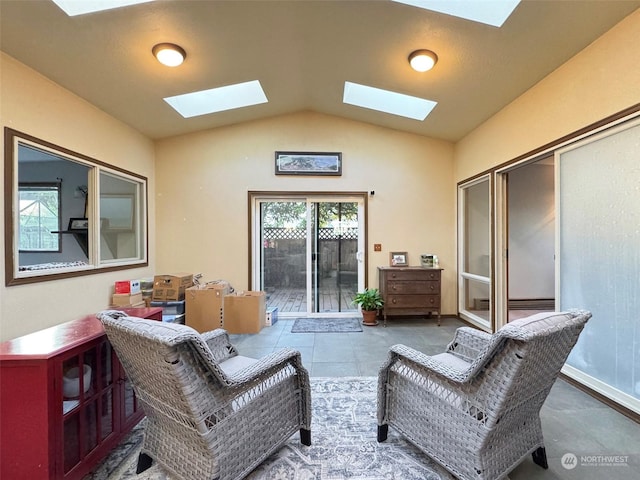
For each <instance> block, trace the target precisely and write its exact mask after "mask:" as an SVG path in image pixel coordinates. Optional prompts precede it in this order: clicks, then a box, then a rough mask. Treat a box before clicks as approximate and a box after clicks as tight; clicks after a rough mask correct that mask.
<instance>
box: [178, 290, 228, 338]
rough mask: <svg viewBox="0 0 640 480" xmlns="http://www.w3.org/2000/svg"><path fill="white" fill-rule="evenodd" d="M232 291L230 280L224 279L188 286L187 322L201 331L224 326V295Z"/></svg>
mask: <svg viewBox="0 0 640 480" xmlns="http://www.w3.org/2000/svg"><path fill="white" fill-rule="evenodd" d="M230 291H231V286H230V285H229V282H226V281H224V280H218V281H214V282H208V283H205V284H202V285H195V286H193V287H190V288H187V290H186V295H185V300H186V310H185V312H186V319H185V324H186V325H188V326H190V327H192V328H195V329H196V330H197V331H199V332H200V333H204V332H208V331H210V330H215V329H216V328H222V321H223V312H224V304H223V302H224V296H225V295H227V294H228V293H229V292H230Z"/></svg>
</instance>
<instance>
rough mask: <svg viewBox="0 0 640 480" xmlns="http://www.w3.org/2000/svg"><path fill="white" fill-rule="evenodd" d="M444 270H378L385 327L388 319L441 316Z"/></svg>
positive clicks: (391, 268)
mask: <svg viewBox="0 0 640 480" xmlns="http://www.w3.org/2000/svg"><path fill="white" fill-rule="evenodd" d="M441 274H442V268H423V267H378V278H379V280H380V293H381V294H382V296H383V298H384V307H383V310H382V312H383V315H384V325H385V326H386V325H387V315H429V316H431V314H432V313H433V312H436V313H437V314H438V325H440V297H441V294H440V292H441V276H442V275H441Z"/></svg>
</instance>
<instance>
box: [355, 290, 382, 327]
mask: <svg viewBox="0 0 640 480" xmlns="http://www.w3.org/2000/svg"><path fill="white" fill-rule="evenodd" d="M353 303H354V304H355V305H360V309H361V310H362V324H363V325H369V326H371V325H377V324H378V321H377V320H376V317H377V316H378V310H380V309H381V308H382V306H383V305H384V300H383V298H382V295H380V292H379V291H378V289H377V288H365V289H364V291H362V292H358V293H356V296H355V297H354V298H353Z"/></svg>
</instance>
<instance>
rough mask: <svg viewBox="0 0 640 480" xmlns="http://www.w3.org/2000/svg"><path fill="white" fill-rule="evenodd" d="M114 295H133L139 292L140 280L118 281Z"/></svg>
mask: <svg viewBox="0 0 640 480" xmlns="http://www.w3.org/2000/svg"><path fill="white" fill-rule="evenodd" d="M114 288H115V293H128V294H130V295H133V294H134V293H139V292H140V280H119V281H117V282H116V284H115V287H114Z"/></svg>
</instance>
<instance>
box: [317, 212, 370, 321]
mask: <svg viewBox="0 0 640 480" xmlns="http://www.w3.org/2000/svg"><path fill="white" fill-rule="evenodd" d="M313 205H314V207H315V208H314V210H315V211H317V212H318V214H317V215H316V217H315V218H316V219H317V224H316V225H317V226H316V227H315V228H314V232H313V233H314V238H315V239H316V241H315V242H314V243H315V244H314V245H313V247H314V248H313V250H312V256H311V258H312V261H313V263H314V266H313V269H312V271H313V272H314V273H315V274H314V275H313V291H314V292H315V303H314V305H313V307H314V308H313V312H317V313H337V312H345V311H355V310H356V308H355V306H354V305H353V303H352V301H353V297H354V296H355V294H356V292H357V291H358V259H357V253H358V230H359V228H358V204H357V202H318V203H315V204H313Z"/></svg>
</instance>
